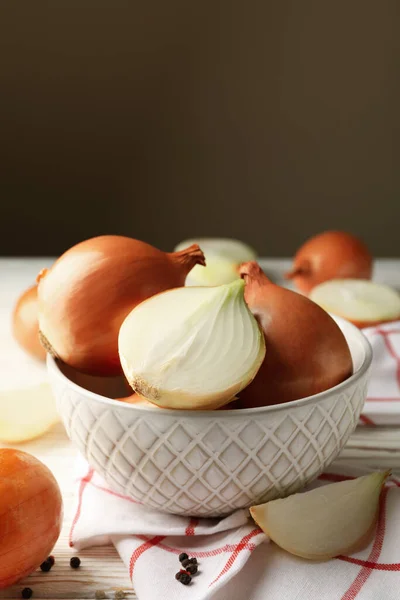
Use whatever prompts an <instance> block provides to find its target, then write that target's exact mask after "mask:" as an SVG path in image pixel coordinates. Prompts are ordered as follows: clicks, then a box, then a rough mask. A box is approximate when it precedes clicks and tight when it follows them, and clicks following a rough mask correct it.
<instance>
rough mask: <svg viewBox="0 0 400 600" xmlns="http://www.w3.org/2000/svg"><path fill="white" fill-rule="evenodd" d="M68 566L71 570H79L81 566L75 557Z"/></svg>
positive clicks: (79, 560)
mask: <svg viewBox="0 0 400 600" xmlns="http://www.w3.org/2000/svg"><path fill="white" fill-rule="evenodd" d="M69 564H70V566H71V568H72V569H79V567H80V566H81V559H80V558H78V557H77V556H73V557H72V558H71V560H70V561H69Z"/></svg>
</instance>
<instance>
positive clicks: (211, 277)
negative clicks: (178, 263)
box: [185, 256, 239, 286]
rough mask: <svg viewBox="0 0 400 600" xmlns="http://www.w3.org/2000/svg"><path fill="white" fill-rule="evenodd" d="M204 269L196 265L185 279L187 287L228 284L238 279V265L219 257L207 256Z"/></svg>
mask: <svg viewBox="0 0 400 600" xmlns="http://www.w3.org/2000/svg"><path fill="white" fill-rule="evenodd" d="M206 260H207V264H206V266H205V267H203V266H202V265H196V266H195V267H193V269H192V270H191V272H190V273H189V275H188V276H187V277H186V282H185V285H187V286H194V285H199V286H215V285H223V284H224V283H230V282H231V281H235V279H239V271H238V264H237V263H235V262H232V261H231V260H228V259H226V258H221V257H220V256H209V257H208V258H207V259H206Z"/></svg>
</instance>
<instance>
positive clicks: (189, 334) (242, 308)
mask: <svg viewBox="0 0 400 600" xmlns="http://www.w3.org/2000/svg"><path fill="white" fill-rule="evenodd" d="M119 353H120V359H121V364H122V367H123V370H124V373H125V377H126V378H127V379H128V381H129V383H130V384H131V386H132V388H133V389H134V390H135V391H136V392H137V393H138V394H140V395H141V396H143V397H144V398H146V399H148V400H150V401H151V402H154V403H155V404H158V405H159V406H163V407H166V408H180V409H211V408H213V409H214V408H218V407H219V406H223V405H224V404H226V403H228V402H229V401H230V400H231V399H233V397H234V396H235V394H237V393H238V392H240V391H241V390H242V389H243V388H244V387H246V385H248V384H249V383H250V381H251V380H252V379H253V377H254V376H255V375H256V373H257V371H258V369H259V367H260V365H261V363H262V361H263V359H264V355H265V342H264V336H263V335H262V333H261V330H260V328H259V326H258V323H257V321H256V320H255V318H254V317H253V315H252V314H251V312H250V311H249V309H248V308H247V305H246V303H245V301H244V282H243V281H242V280H241V279H238V280H237V281H234V282H233V283H230V284H227V285H222V286H218V287H184V288H177V289H174V290H169V291H167V292H164V293H162V294H158V295H157V296H153V297H152V298H150V299H148V300H146V301H145V302H143V303H141V304H139V306H137V307H136V308H135V309H134V310H133V311H132V312H131V313H130V314H129V315H128V317H127V318H126V319H125V321H124V323H123V324H122V327H121V329H120V334H119Z"/></svg>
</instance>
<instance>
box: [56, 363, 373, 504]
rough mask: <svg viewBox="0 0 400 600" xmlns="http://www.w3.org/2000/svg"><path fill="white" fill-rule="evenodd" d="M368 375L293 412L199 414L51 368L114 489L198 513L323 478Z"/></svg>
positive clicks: (81, 442)
mask: <svg viewBox="0 0 400 600" xmlns="http://www.w3.org/2000/svg"><path fill="white" fill-rule="evenodd" d="M366 375H367V374H365V375H364V376H363V377H362V378H360V379H359V380H358V382H357V383H353V384H350V385H348V386H346V387H343V388H342V390H341V392H340V393H336V394H334V393H332V394H331V395H328V396H327V397H325V398H323V399H319V400H318V402H314V403H313V402H311V403H308V404H305V405H299V406H294V407H290V409H289V408H288V409H285V408H284V409H282V407H281V409H280V410H272V411H266V412H259V413H257V414H254V415H252V414H251V413H248V412H247V413H243V414H240V411H238V415H234V416H232V415H230V416H229V417H228V416H227V417H225V416H223V413H220V414H219V415H218V418H215V416H214V415H213V414H212V413H211V414H205V415H197V416H196V417H195V418H193V417H191V415H190V414H188V413H181V412H176V414H173V413H171V412H170V411H165V412H164V411H161V410H160V411H152V412H146V411H140V410H130V408H131V407H128V410H127V408H126V406H124V405H119V404H118V403H113V404H110V403H103V402H101V401H99V400H98V399H97V398H96V397H93V396H91V395H90V394H87V395H85V390H81V391H80V390H79V388H74V387H72V386H69V385H68V384H67V383H66V382H65V380H62V379H61V378H60V377H57V376H55V375H54V373H53V375H52V374H51V372H50V376H51V380H52V383H53V386H54V389H55V395H56V398H57V403H58V407H59V411H60V413H61V416H62V418H63V421H64V424H65V427H66V430H67V433H68V435H69V436H70V438H71V439H72V441H73V442H74V443H75V444H76V446H77V447H78V448H79V450H80V451H81V453H82V454H83V455H84V456H85V457H86V459H87V460H88V462H89V463H90V464H91V465H92V466H93V467H94V468H95V469H96V470H97V471H98V472H99V473H100V474H101V475H102V476H103V477H104V478H105V480H106V481H107V483H108V484H109V485H110V486H111V487H112V488H113V489H114V490H116V491H117V492H119V493H122V494H126V495H128V496H130V497H132V498H133V499H134V500H137V501H139V502H143V503H145V504H147V505H149V506H152V507H154V508H158V509H160V510H162V511H165V512H172V513H176V514H187V515H198V516H202V515H204V516H214V515H221V514H227V513H230V512H232V511H234V510H236V509H237V508H243V507H246V506H250V505H251V504H254V503H259V502H264V501H266V500H270V499H273V498H276V497H279V496H284V495H286V494H288V493H292V492H293V491H296V490H298V489H300V488H301V487H302V486H303V485H304V484H306V483H307V482H308V481H310V480H312V479H314V478H315V477H316V476H317V475H318V474H319V473H320V472H321V471H322V470H323V469H325V468H326V467H327V465H329V463H330V462H332V460H333V459H334V458H335V457H336V456H337V454H338V453H339V451H340V449H341V448H342V447H343V445H344V443H345V442H346V441H347V438H348V437H349V435H350V433H351V432H352V431H353V430H354V428H355V426H356V423H357V420H358V417H359V414H360V412H361V408H362V405H363V402H364V399H365V395H366V385H367V376H366Z"/></svg>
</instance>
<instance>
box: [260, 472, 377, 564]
mask: <svg viewBox="0 0 400 600" xmlns="http://www.w3.org/2000/svg"><path fill="white" fill-rule="evenodd" d="M388 475H389V473H388V472H378V473H371V474H370V475H365V476H363V477H358V478H357V479H352V480H349V481H341V482H338V483H331V484H328V485H324V486H322V487H318V488H316V489H314V490H311V491H309V492H304V493H300V494H294V495H293V496H289V497H288V498H284V499H279V500H272V501H271V502H267V503H266V504H261V505H259V506H253V507H252V508H251V509H250V512H251V515H252V517H253V519H254V520H255V521H256V523H257V524H258V525H259V526H260V527H261V529H262V530H263V531H264V532H265V533H266V534H267V535H268V536H269V537H270V538H271V540H273V541H274V542H275V543H276V544H277V545H278V546H280V547H281V548H283V549H284V550H286V551H287V552H290V553H291V554H294V555H296V556H301V557H302V558H307V559H310V560H327V559H329V558H333V557H334V556H338V555H339V554H349V553H352V552H355V551H358V550H361V549H362V548H363V547H365V546H366V545H367V544H368V543H369V541H370V538H371V536H372V533H373V528H374V524H375V522H376V518H377V515H378V508H379V497H380V493H381V490H382V486H383V484H384V482H385V480H386V479H387V477H388Z"/></svg>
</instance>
